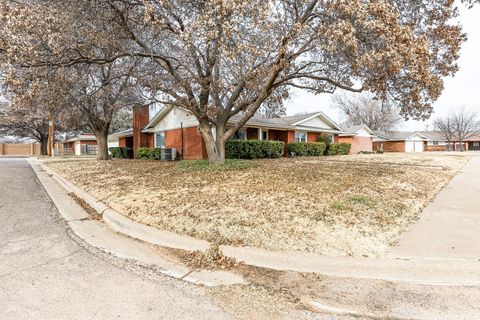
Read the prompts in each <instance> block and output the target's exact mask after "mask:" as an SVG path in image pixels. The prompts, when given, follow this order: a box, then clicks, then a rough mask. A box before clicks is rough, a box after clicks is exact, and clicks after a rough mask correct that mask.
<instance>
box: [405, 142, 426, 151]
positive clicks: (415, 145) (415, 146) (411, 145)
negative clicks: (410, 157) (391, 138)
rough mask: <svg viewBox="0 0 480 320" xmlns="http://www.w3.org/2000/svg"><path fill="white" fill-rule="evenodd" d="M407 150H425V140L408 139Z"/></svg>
mask: <svg viewBox="0 0 480 320" xmlns="http://www.w3.org/2000/svg"><path fill="white" fill-rule="evenodd" d="M405 152H423V141H406V142H405Z"/></svg>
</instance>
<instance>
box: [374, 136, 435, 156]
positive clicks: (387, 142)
mask: <svg viewBox="0 0 480 320" xmlns="http://www.w3.org/2000/svg"><path fill="white" fill-rule="evenodd" d="M428 140H429V139H428V137H427V136H425V135H424V134H422V133H421V132H419V131H375V137H374V138H373V149H374V150H380V149H383V151H385V152H423V151H424V146H425V142H426V141H428Z"/></svg>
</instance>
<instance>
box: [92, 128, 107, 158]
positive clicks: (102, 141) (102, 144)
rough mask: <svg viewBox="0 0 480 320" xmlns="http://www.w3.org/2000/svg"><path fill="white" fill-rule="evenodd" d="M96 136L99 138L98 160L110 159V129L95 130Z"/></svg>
mask: <svg viewBox="0 0 480 320" xmlns="http://www.w3.org/2000/svg"><path fill="white" fill-rule="evenodd" d="M94 134H95V138H96V139H97V148H98V154H97V160H109V159H110V156H109V154H108V131H95V132H94Z"/></svg>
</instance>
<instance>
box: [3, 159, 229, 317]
mask: <svg viewBox="0 0 480 320" xmlns="http://www.w3.org/2000/svg"><path fill="white" fill-rule="evenodd" d="M0 218H1V223H0V261H1V263H0V318H1V319H2V320H7V319H114V318H115V319H117V318H118V319H230V318H231V317H230V315H228V314H226V313H225V311H223V310H222V309H221V308H220V307H219V306H217V305H216V303H215V302H214V301H213V300H212V299H211V298H209V297H208V296H207V295H206V294H205V292H204V290H203V289H202V288H199V287H195V286H193V285H188V284H186V283H184V282H181V281H175V280H172V279H170V278H168V277H163V276H159V275H157V274H155V273H153V272H149V271H148V270H147V269H144V268H139V267H137V266H135V265H133V264H129V263H128V262H122V261H120V260H119V259H115V258H112V257H110V256H106V255H102V254H100V253H96V252H92V250H93V249H91V248H89V249H87V248H84V247H83V246H82V244H81V242H77V241H76V240H74V237H73V236H72V237H71V236H70V232H69V231H68V229H67V228H66V226H65V224H64V222H63V220H61V219H60V218H59V216H58V213H57V212H56V209H55V207H54V206H53V204H52V203H51V201H50V199H49V198H48V196H47V194H46V193H45V191H44V189H43V187H42V186H41V185H40V183H39V181H38V180H37V178H36V176H35V174H34V172H33V171H32V169H31V167H30V165H29V164H28V163H27V161H26V160H25V159H21V158H0Z"/></svg>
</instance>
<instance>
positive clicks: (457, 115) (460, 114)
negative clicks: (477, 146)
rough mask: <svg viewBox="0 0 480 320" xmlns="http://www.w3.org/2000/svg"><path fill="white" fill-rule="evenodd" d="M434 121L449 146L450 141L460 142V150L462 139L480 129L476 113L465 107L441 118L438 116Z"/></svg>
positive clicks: (462, 148) (462, 149)
mask: <svg viewBox="0 0 480 320" xmlns="http://www.w3.org/2000/svg"><path fill="white" fill-rule="evenodd" d="M434 123H435V127H436V128H437V129H438V130H440V131H441V132H442V134H443V136H444V137H445V139H446V140H447V142H448V145H449V146H451V143H452V142H453V143H455V142H459V143H460V151H464V147H463V143H464V141H465V140H467V139H468V138H470V137H472V136H473V135H475V134H477V133H478V132H479V131H480V119H479V116H478V113H477V112H475V111H473V110H469V109H466V108H460V109H458V110H456V111H453V112H451V113H450V114H448V115H447V116H445V117H443V118H438V119H436V120H435V122H434Z"/></svg>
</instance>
